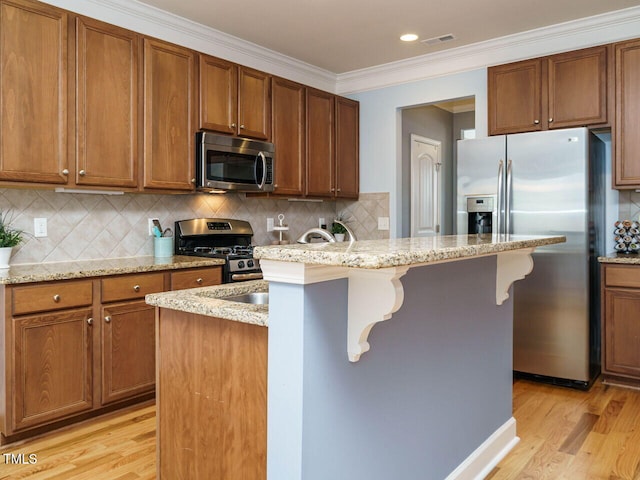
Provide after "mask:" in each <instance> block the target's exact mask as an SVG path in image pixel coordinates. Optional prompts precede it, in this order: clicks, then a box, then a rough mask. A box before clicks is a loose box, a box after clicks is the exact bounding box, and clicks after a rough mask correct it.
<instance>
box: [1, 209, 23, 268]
mask: <svg viewBox="0 0 640 480" xmlns="http://www.w3.org/2000/svg"><path fill="white" fill-rule="evenodd" d="M11 220H12V218H11V216H10V214H9V213H8V212H3V211H1V210H0V268H9V258H11V251H12V250H13V247H15V246H16V245H19V244H20V243H21V242H22V240H23V238H22V237H23V234H24V232H23V231H22V230H18V229H16V228H13V227H12V226H11Z"/></svg>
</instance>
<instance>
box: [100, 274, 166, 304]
mask: <svg viewBox="0 0 640 480" xmlns="http://www.w3.org/2000/svg"><path fill="white" fill-rule="evenodd" d="M163 290H164V273H143V274H140V275H124V276H121V277H110V278H104V279H103V280H102V286H101V291H102V302H103V303H104V302H117V301H120V300H129V299H132V298H143V297H144V296H145V295H146V294H148V293H157V292H162V291H163Z"/></svg>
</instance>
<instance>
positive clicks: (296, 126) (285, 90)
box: [272, 78, 306, 195]
mask: <svg viewBox="0 0 640 480" xmlns="http://www.w3.org/2000/svg"><path fill="white" fill-rule="evenodd" d="M272 102H273V143H274V145H275V149H276V154H275V155H276V156H275V165H276V167H275V175H276V177H275V184H276V188H275V191H274V193H276V194H281V195H302V194H303V193H304V172H305V153H306V152H305V128H304V125H305V88H304V86H303V85H300V84H298V83H294V82H290V81H289V80H284V79H282V78H274V79H273V81H272Z"/></svg>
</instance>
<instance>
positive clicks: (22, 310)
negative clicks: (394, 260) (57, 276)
mask: <svg viewBox="0 0 640 480" xmlns="http://www.w3.org/2000/svg"><path fill="white" fill-rule="evenodd" d="M92 303H93V288H92V282H91V280H83V281H81V282H64V283H58V282H55V283H45V284H41V285H32V286H29V287H15V288H14V289H13V314H14V315H23V314H26V313H35V312H45V311H54V310H62V309H64V308H73V307H84V306H87V305H91V304H92Z"/></svg>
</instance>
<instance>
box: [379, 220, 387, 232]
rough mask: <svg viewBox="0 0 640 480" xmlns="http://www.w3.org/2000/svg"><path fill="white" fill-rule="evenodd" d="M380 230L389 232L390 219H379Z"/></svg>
mask: <svg viewBox="0 0 640 480" xmlns="http://www.w3.org/2000/svg"><path fill="white" fill-rule="evenodd" d="M378 230H389V217H378Z"/></svg>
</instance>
